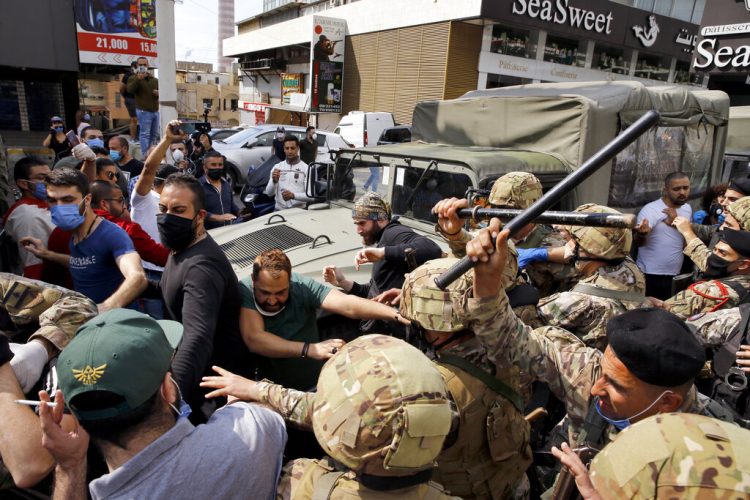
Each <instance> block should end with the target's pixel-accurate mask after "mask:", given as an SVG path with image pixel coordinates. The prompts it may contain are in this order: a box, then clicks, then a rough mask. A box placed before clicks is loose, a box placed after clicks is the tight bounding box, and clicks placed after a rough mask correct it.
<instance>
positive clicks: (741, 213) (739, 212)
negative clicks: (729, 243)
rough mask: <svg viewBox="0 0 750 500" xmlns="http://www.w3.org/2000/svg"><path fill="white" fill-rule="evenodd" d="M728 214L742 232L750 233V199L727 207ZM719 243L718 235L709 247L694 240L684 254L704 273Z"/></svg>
mask: <svg viewBox="0 0 750 500" xmlns="http://www.w3.org/2000/svg"><path fill="white" fill-rule="evenodd" d="M727 213H729V214H730V215H731V216H732V217H734V218H735V220H736V221H737V223H738V224H739V226H740V229H741V230H742V231H750V197H745V198H740V199H739V200H737V201H735V202H734V203H732V204H731V205H729V206H728V207H727ZM691 227H692V226H691ZM702 227H712V226H702ZM717 241H719V238H718V234H716V238H714V239H713V240H712V241H711V243H712V244H711V245H710V246H707V245H706V244H705V243H704V242H703V241H701V239H700V237H698V238H693V239H692V240H690V241H689V242H688V243H687V245H685V249H684V250H683V251H682V253H684V254H685V255H687V256H688V257H689V258H690V260H692V261H693V263H694V264H695V266H696V267H697V268H698V269H699V270H700V271H701V272H703V271H705V270H706V261H707V260H708V256H709V255H711V253H712V252H711V251H712V250H713V247H714V246H716V242H717Z"/></svg>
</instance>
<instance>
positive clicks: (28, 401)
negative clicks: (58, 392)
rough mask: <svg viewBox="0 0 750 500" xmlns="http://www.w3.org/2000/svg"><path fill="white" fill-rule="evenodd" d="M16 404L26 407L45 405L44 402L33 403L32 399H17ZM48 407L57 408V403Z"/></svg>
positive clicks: (49, 404)
mask: <svg viewBox="0 0 750 500" xmlns="http://www.w3.org/2000/svg"><path fill="white" fill-rule="evenodd" d="M16 403H18V404H19V405H26V406H39V405H41V404H42V403H43V401H33V400H31V399H16ZM47 406H49V407H50V408H54V407H55V406H57V403H47Z"/></svg>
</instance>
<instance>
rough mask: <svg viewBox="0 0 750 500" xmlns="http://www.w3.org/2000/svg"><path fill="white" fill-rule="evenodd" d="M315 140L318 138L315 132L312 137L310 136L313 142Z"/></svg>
mask: <svg viewBox="0 0 750 500" xmlns="http://www.w3.org/2000/svg"><path fill="white" fill-rule="evenodd" d="M317 138H318V134H316V133H315V132H313V135H312V140H313V141H314V140H315V139H317Z"/></svg>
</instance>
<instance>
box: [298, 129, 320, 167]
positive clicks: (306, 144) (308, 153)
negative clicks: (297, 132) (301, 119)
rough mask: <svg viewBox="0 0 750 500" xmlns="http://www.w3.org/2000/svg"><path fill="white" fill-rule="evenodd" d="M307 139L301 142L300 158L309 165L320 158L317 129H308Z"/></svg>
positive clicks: (306, 132)
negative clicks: (316, 158)
mask: <svg viewBox="0 0 750 500" xmlns="http://www.w3.org/2000/svg"><path fill="white" fill-rule="evenodd" d="M305 134H306V135H305V138H304V139H302V140H301V141H299V157H300V158H302V161H303V162H305V163H307V164H308V165H309V164H311V163H312V162H314V161H315V157H316V156H318V134H316V133H315V127H307V130H306V131H305Z"/></svg>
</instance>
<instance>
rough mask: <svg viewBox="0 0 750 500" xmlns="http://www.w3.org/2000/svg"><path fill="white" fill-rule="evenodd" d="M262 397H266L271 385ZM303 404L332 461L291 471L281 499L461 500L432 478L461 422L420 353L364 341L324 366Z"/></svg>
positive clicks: (391, 341)
mask: <svg viewBox="0 0 750 500" xmlns="http://www.w3.org/2000/svg"><path fill="white" fill-rule="evenodd" d="M262 389H263V392H264V393H266V394H267V393H268V389H269V385H268V384H262ZM282 391H283V389H282ZM294 393H295V394H296V395H300V394H302V393H299V392H297V391H294ZM277 394H278V391H277ZM300 403H302V404H303V405H306V408H304V409H303V408H302V407H301V406H300V408H299V414H300V416H303V418H305V419H308V421H307V422H308V423H310V424H311V425H312V428H313V431H314V432H315V437H316V438H317V440H318V443H319V444H320V445H321V446H322V447H323V449H324V450H325V451H326V453H327V454H328V455H329V457H331V459H332V460H329V459H326V460H320V461H319V460H308V459H299V460H294V461H292V462H290V463H289V464H287V466H286V467H285V468H284V474H283V475H282V478H281V481H280V484H279V489H278V494H277V498H283V499H287V498H294V499H298V498H313V497H315V498H332V499H344V498H363V499H379V498H405V499H422V498H427V499H432V498H434V499H441V500H442V499H447V498H454V497H450V496H448V495H447V494H446V493H445V492H444V491H443V489H442V488H441V487H440V486H438V485H436V484H435V483H432V482H428V479H429V475H425V473H427V474H429V472H430V471H431V469H432V468H433V467H434V460H435V458H436V457H437V455H438V453H440V450H441V448H442V447H443V443H444V441H445V438H446V436H447V434H448V432H449V431H450V427H451V425H452V422H453V419H454V416H453V412H452V410H451V405H450V402H449V400H448V396H447V393H446V388H445V383H444V382H443V380H442V378H441V377H440V373H439V372H438V371H437V370H436V368H435V367H434V365H432V363H431V362H430V361H429V360H428V359H427V358H426V357H425V356H424V355H423V354H422V353H420V352H419V351H418V350H417V349H415V348H414V347H412V346H410V345H409V344H407V343H405V342H403V341H401V340H398V339H395V338H392V337H386V336H384V335H366V336H364V337H360V338H358V339H356V340H354V341H352V342H350V343H348V344H346V345H345V346H344V347H342V348H341V350H340V351H339V352H338V353H337V354H336V355H335V356H334V357H333V358H331V359H330V360H329V361H328V362H327V363H326V364H325V366H324V367H323V369H322V370H321V372H320V378H319V379H318V386H317V393H315V394H309V395H305V396H304V397H303V398H302V399H301V400H300ZM333 461H335V462H336V463H337V465H338V471H336V470H335V469H336V467H334V462H333ZM405 479H406V480H409V481H410V482H408V483H407V482H404V480H405ZM371 481H372V482H371ZM399 481H401V482H402V483H403V484H404V486H403V487H402V488H398V489H393V490H387V491H386V490H384V489H381V488H378V489H375V488H373V487H371V486H366V484H370V485H374V484H375V482H377V483H379V484H381V485H383V484H385V483H389V484H393V483H397V482H399Z"/></svg>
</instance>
